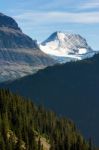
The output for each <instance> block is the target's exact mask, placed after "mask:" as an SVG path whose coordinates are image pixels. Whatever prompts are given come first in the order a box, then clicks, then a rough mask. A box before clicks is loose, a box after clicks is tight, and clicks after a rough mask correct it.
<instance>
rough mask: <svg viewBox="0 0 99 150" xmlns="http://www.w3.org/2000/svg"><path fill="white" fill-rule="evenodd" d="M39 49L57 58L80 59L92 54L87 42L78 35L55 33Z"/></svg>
mask: <svg viewBox="0 0 99 150" xmlns="http://www.w3.org/2000/svg"><path fill="white" fill-rule="evenodd" d="M40 49H41V50H42V51H43V52H45V53H47V54H50V55H53V56H58V57H72V58H78V59H81V55H84V54H87V53H90V52H93V51H92V49H91V47H90V46H89V45H88V44H87V41H86V40H85V39H84V38H83V37H82V36H80V35H79V34H72V33H65V32H61V31H56V32H54V33H53V34H51V36H49V37H48V39H47V40H45V41H44V42H42V43H41V44H40Z"/></svg>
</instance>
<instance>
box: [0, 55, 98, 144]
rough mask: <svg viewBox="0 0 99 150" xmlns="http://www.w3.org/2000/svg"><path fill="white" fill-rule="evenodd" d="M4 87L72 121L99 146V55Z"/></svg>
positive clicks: (54, 67) (51, 68)
mask: <svg viewBox="0 0 99 150" xmlns="http://www.w3.org/2000/svg"><path fill="white" fill-rule="evenodd" d="M2 87H4V88H9V89H10V90H11V91H13V92H16V93H18V94H19V95H22V96H24V97H29V98H30V99H33V100H34V102H35V103H39V104H40V103H41V104H43V105H44V106H46V107H48V108H50V109H52V110H54V111H55V112H57V113H58V114H59V115H60V114H61V115H62V116H66V117H67V118H71V119H72V120H73V121H74V122H75V123H76V125H77V126H78V127H79V128H80V130H81V132H82V133H83V134H84V136H85V137H86V138H89V137H90V136H91V137H92V138H93V140H94V143H95V144H96V145H99V133H98V132H97V129H98V128H99V54H97V55H95V56H94V57H92V58H89V59H86V60H82V61H77V62H70V63H66V64H62V65H57V66H53V67H48V68H46V69H44V70H40V71H39V72H38V73H36V74H34V75H31V76H26V77H24V78H21V79H19V80H16V81H13V82H8V83H5V84H4V85H1V88H2Z"/></svg>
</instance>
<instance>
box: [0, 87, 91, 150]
mask: <svg viewBox="0 0 99 150" xmlns="http://www.w3.org/2000/svg"><path fill="white" fill-rule="evenodd" d="M90 146H91V144H89V143H88V142H87V141H85V139H84V138H83V137H82V135H81V134H80V133H79V131H78V130H77V129H76V127H75V124H74V123H73V122H72V121H70V120H69V119H66V118H62V117H58V116H57V115H56V114H55V113H54V112H52V111H47V110H46V109H45V108H44V107H41V106H39V107H38V106H36V105H34V104H33V103H32V102H31V101H26V100H24V99H23V98H22V97H20V96H18V95H15V94H13V93H11V92H9V91H7V90H3V89H2V90H0V150H69V149H72V150H89V149H92V150H93V147H90Z"/></svg>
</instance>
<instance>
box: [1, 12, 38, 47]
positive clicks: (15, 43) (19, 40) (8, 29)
mask: <svg viewBox="0 0 99 150" xmlns="http://www.w3.org/2000/svg"><path fill="white" fill-rule="evenodd" d="M36 46H37V44H36V41H33V40H32V39H31V38H30V37H28V36H27V35H25V34H24V33H22V31H21V29H20V28H19V27H18V24H17V23H16V21H15V20H14V19H12V18H11V17H8V16H5V15H3V14H0V48H36Z"/></svg>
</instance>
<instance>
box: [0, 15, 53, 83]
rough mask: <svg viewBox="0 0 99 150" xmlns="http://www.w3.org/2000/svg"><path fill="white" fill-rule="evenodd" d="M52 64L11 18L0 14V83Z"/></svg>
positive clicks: (51, 60)
mask: <svg viewBox="0 0 99 150" xmlns="http://www.w3.org/2000/svg"><path fill="white" fill-rule="evenodd" d="M54 63H55V60H53V59H52V58H51V57H49V56H48V55H46V54H44V53H43V52H41V51H40V50H39V47H38V45H37V42H36V41H35V40H32V39H31V38H30V37H28V36H27V35H25V34H24V33H23V32H22V30H21V29H20V28H19V26H18V24H17V23H16V21H15V20H14V19H13V18H11V17H9V16H6V15H4V14H2V13H0V82H3V81H8V80H13V79H16V78H20V77H23V76H25V75H28V74H32V73H34V72H36V71H37V70H39V69H42V68H45V67H46V66H50V65H53V64H54Z"/></svg>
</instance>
